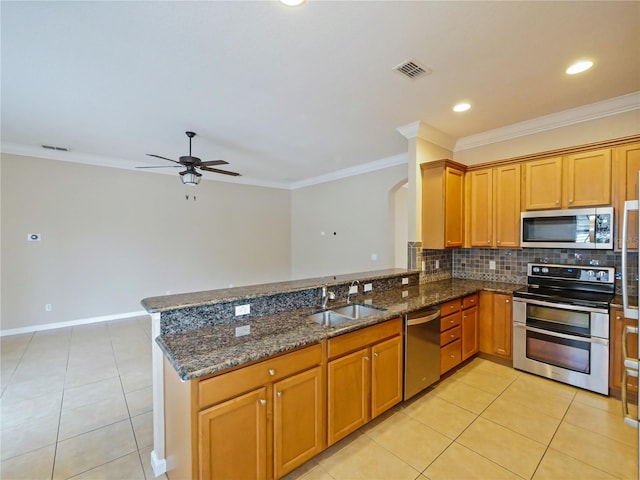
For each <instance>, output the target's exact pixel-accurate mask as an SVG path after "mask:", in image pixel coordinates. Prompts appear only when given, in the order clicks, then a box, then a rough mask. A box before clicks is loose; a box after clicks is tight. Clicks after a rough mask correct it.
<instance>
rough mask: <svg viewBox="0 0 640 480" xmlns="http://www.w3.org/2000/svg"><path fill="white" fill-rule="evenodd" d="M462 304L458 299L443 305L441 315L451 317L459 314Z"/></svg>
mask: <svg viewBox="0 0 640 480" xmlns="http://www.w3.org/2000/svg"><path fill="white" fill-rule="evenodd" d="M461 303H462V302H461V301H460V299H459V298H456V299H455V300H450V301H448V302H445V303H443V304H441V305H440V315H442V316H443V317H444V316H445V315H450V314H452V313H455V312H459V311H460V305H461Z"/></svg>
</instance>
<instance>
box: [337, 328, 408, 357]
mask: <svg viewBox="0 0 640 480" xmlns="http://www.w3.org/2000/svg"><path fill="white" fill-rule="evenodd" d="M401 334H402V319H401V318H395V319H393V320H389V321H388V322H383V323H378V324H377V325H373V326H371V327H367V328H363V329H362V330H357V331H355V332H351V333H346V334H344V335H340V336H338V337H334V338H331V339H329V345H328V349H327V350H328V355H329V358H335V357H337V356H339V355H344V354H345V353H349V352H353V351H354V350H358V349H359V348H363V347H366V346H369V345H371V344H373V343H376V342H378V341H380V340H384V339H385V338H390V337H393V336H395V335H401Z"/></svg>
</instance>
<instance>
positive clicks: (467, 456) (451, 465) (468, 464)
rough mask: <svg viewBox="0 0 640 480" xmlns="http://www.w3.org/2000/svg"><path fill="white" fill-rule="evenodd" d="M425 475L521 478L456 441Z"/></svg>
mask: <svg viewBox="0 0 640 480" xmlns="http://www.w3.org/2000/svg"><path fill="white" fill-rule="evenodd" d="M423 475H424V476H425V477H427V478H429V479H430V480H472V479H481V480H487V479H491V480H521V479H520V477H518V476H517V475H515V474H514V473H512V472H510V471H509V470H506V469H505V468H502V467H501V466H500V465H497V464H495V463H493V462H492V461H490V460H488V459H487V458H485V457H483V456H482V455H478V454H477V453H475V452H473V451H472V450H469V449H468V448H466V447H464V446H462V445H460V444H458V443H457V442H454V443H453V444H452V445H451V446H450V447H449V448H447V449H446V450H445V451H444V453H443V454H442V455H440V456H439V457H438V458H437V459H436V461H435V462H433V463H432V464H431V465H430V466H429V468H427V469H426V470H425V471H424V473H423Z"/></svg>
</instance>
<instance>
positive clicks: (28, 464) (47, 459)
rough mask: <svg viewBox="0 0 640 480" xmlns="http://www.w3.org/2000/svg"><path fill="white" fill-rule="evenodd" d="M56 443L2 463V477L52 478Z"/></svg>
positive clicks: (48, 479)
mask: <svg viewBox="0 0 640 480" xmlns="http://www.w3.org/2000/svg"><path fill="white" fill-rule="evenodd" d="M55 449H56V447H55V445H49V446H48V447H44V448H41V449H39V450H34V451H32V452H29V453H25V454H24V455H19V456H17V457H13V458H10V459H9V460H5V461H2V462H1V463H0V478H2V479H4V480H22V479H24V480H39V479H43V480H44V479H46V480H50V479H51V472H52V471H53V457H54V455H55Z"/></svg>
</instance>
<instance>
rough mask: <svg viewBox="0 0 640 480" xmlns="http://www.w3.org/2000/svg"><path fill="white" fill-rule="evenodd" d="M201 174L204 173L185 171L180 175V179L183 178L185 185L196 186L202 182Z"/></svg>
mask: <svg viewBox="0 0 640 480" xmlns="http://www.w3.org/2000/svg"><path fill="white" fill-rule="evenodd" d="M201 176H202V175H200V174H199V173H197V172H185V173H184V174H181V175H180V180H182V183H183V184H185V185H189V186H190V187H195V186H196V185H198V184H199V183H200V177H201Z"/></svg>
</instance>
